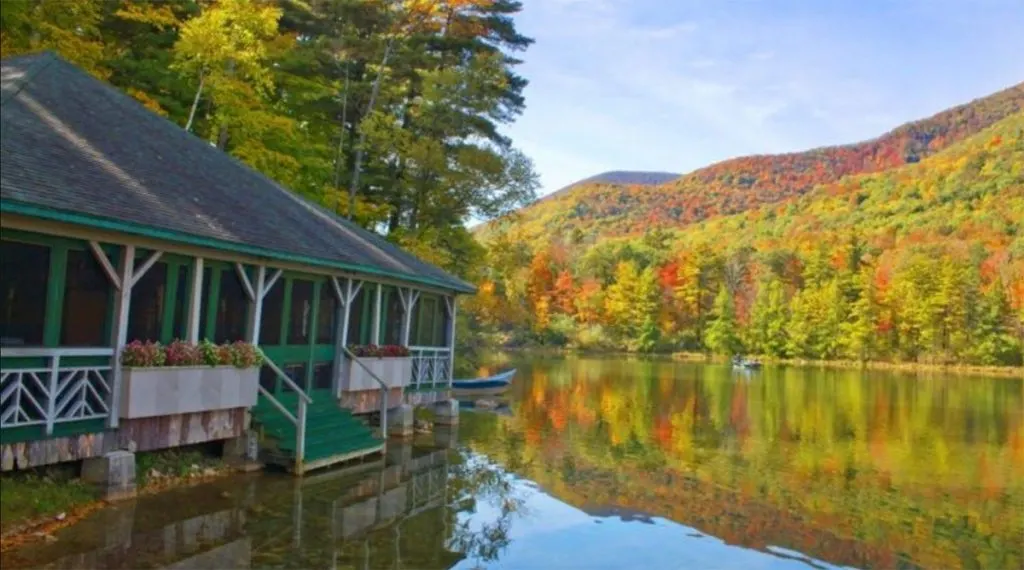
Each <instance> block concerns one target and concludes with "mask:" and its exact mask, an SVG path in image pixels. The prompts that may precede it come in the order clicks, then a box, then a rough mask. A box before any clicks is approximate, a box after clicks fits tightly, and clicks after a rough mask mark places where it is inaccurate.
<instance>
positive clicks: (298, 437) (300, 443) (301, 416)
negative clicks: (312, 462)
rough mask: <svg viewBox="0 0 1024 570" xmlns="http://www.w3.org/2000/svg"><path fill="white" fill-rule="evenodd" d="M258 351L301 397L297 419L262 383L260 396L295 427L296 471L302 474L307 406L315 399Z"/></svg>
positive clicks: (266, 363)
mask: <svg viewBox="0 0 1024 570" xmlns="http://www.w3.org/2000/svg"><path fill="white" fill-rule="evenodd" d="M257 350H259V352H260V354H261V355H263V365H264V366H268V367H270V369H271V370H273V371H274V374H276V375H277V377H278V378H280V379H281V381H282V382H284V383H285V384H286V385H287V386H288V387H289V388H291V390H292V391H293V392H295V393H296V394H298V396H299V400H298V402H299V409H298V410H296V412H297V413H298V416H297V417H296V415H295V414H293V413H292V412H291V410H289V409H288V408H286V407H285V405H284V404H282V403H281V401H280V400H278V399H277V398H276V397H274V394H273V393H272V392H271V391H270V390H267V389H266V388H264V387H263V384H262V383H260V386H259V390H260V394H262V395H263V397H264V398H266V399H267V401H269V402H270V403H271V404H273V405H274V407H275V408H277V410H278V411H279V412H281V413H282V414H284V416H285V417H286V418H288V421H290V422H292V425H294V426H295V471H296V472H297V473H302V463H303V460H304V458H305V456H306V413H307V406H308V405H309V404H312V403H313V398H310V397H309V395H308V394H306V392H305V391H304V390H303V389H302V388H300V387H299V385H298V384H296V383H295V382H294V381H293V380H292V379H291V378H289V377H288V375H287V374H285V373H284V371H283V370H281V368H279V367H278V366H277V365H276V364H274V361H273V360H271V359H269V358H267V355H266V354H264V352H263V351H262V350H260V349H257Z"/></svg>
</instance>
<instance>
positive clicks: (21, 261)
mask: <svg viewBox="0 0 1024 570" xmlns="http://www.w3.org/2000/svg"><path fill="white" fill-rule="evenodd" d="M49 275H50V249H49V248H48V247H46V246H42V245H33V244H27V243H19V242H12V241H3V242H0V294H2V295H3V298H2V299H0V345H2V346H26V345H28V346H31V345H42V344H43V322H44V321H45V320H46V286H47V283H48V282H49Z"/></svg>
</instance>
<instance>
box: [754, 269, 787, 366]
mask: <svg viewBox="0 0 1024 570" xmlns="http://www.w3.org/2000/svg"><path fill="white" fill-rule="evenodd" d="M786 313H787V307H786V295H785V291H784V289H783V286H782V282H781V281H779V279H778V278H777V277H774V276H773V277H771V278H769V279H768V280H767V281H765V282H763V283H762V284H761V288H760V289H759V290H758V292H757V298H756V299H755V301H754V307H753V309H752V311H751V315H750V327H749V328H750V343H749V345H750V347H751V348H752V349H754V350H756V351H758V352H760V353H762V354H767V355H770V356H776V357H781V356H785V354H786V345H787V343H788V332H787V328H788V327H787V320H788V318H787V314H786Z"/></svg>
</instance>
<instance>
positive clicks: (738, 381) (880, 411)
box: [473, 360, 1024, 568]
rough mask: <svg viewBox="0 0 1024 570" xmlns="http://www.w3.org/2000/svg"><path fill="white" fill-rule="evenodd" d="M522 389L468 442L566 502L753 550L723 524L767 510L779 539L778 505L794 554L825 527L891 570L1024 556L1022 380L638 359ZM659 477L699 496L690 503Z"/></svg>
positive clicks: (558, 372)
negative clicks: (510, 409)
mask: <svg viewBox="0 0 1024 570" xmlns="http://www.w3.org/2000/svg"><path fill="white" fill-rule="evenodd" d="M567 374H569V375H570V376H571V379H570V380H568V381H567V380H566V379H565V378H566V376H567ZM555 378H558V380H557V381H555V380H554V379H555ZM518 381H519V382H520V384H521V385H520V386H519V387H518V388H517V389H518V390H520V391H521V392H522V394H521V395H522V397H521V398H520V402H519V404H518V405H517V407H516V410H515V416H514V417H512V418H509V419H507V420H501V421H500V422H498V420H495V422H498V423H499V424H500V425H495V426H487V427H486V428H484V429H486V430H488V431H490V432H491V433H490V434H489V435H488V436H487V437H476V436H475V434H474V437H473V446H474V448H476V449H479V450H481V451H485V452H486V453H488V454H491V455H492V457H496V458H501V460H502V461H503V462H504V461H505V460H506V459H505V458H507V460H508V465H509V466H510V468H511V469H513V470H515V471H518V472H520V473H523V474H524V475H526V476H527V477H530V478H531V479H535V480H538V481H539V482H542V483H543V484H545V485H546V486H548V487H552V488H555V489H556V491H557V492H556V494H557V495H558V496H560V497H562V498H566V497H570V498H572V497H575V498H583V499H586V498H593V497H601V498H602V500H604V501H607V502H608V503H609V504H616V505H621V506H625V507H630V508H633V509H637V510H645V511H647V512H651V513H654V514H661V515H662V516H669V517H670V518H674V519H675V520H678V521H679V522H683V523H687V524H689V522H688V521H695V520H699V521H701V524H704V525H712V526H714V525H715V524H719V526H720V531H721V532H736V533H737V536H738V540H747V541H748V542H757V540H758V538H757V535H756V533H754V535H755V536H754V538H753V539H750V538H746V539H744V538H742V537H739V534H742V533H739V531H738V528H737V527H736V525H733V524H732V523H731V522H729V521H731V520H732V519H734V518H735V517H737V516H740V517H743V516H755V515H756V516H762V517H768V518H767V519H765V520H764V521H762V522H763V523H764V527H765V528H766V529H769V530H771V529H774V528H777V527H778V525H775V526H772V524H771V521H770V518H771V517H772V516H776V515H771V514H769V513H770V512H774V513H792V514H794V515H795V516H793V517H790V524H791V526H792V528H791V529H790V531H791V532H790V533H789V534H792V535H795V538H793V539H792V540H793V543H794V544H793V545H794V546H799V545H797V544H795V543H797V542H800V540H801V539H800V538H799V534H800V532H803V533H804V534H807V535H808V536H807V537H806V539H805V540H804V544H803V545H802V548H804V549H807V548H810V549H812V550H811V551H810V552H813V549H814V541H824V540H826V539H828V540H831V539H829V538H828V537H825V536H818V534H820V533H816V530H817V529H828V531H829V533H830V536H832V537H833V538H834V537H858V540H857V542H858V544H859V545H860V546H858V548H860V547H864V546H865V545H866V546H867V547H870V546H871V545H875V546H877V547H878V548H877V550H878V552H876V553H875V554H873V555H871V558H872V559H873V560H875V561H876V562H877V563H878V564H880V565H884V563H883V560H885V557H886V556H888V555H890V554H892V553H894V552H895V553H901V557H902V558H904V559H905V560H910V561H916V562H918V563H922V564H925V565H937V566H950V565H953V566H960V565H962V564H966V565H970V564H979V565H980V566H982V567H998V568H1002V567H1020V564H1021V562H1022V560H1024V556H1022V552H1021V551H1022V548H1024V547H1022V545H1021V541H1020V538H1019V537H1020V536H1024V517H1021V516H1020V510H1019V509H1020V507H1019V505H1021V504H1024V478H1022V477H1021V476H1020V474H1021V473H1022V472H1024V421H1022V416H1024V382H1020V381H1015V380H1006V379H1001V380H987V379H980V378H972V379H966V378H956V379H944V378H938V377H919V378H913V377H909V378H908V377H897V376H895V375H891V374H878V373H872V374H871V377H870V378H866V379H865V378H861V376H860V372H851V371H822V370H812V369H800V368H788V369H770V370H764V371H762V372H760V373H757V374H752V375H740V374H737V373H735V372H733V371H731V370H730V369H729V368H726V367H701V366H695V365H689V364H684V363H664V362H650V361H641V360H632V361H609V360H578V361H575V362H572V363H567V362H566V361H561V362H559V361H546V362H542V363H540V364H539V365H537V366H536V367H535V368H534V369H532V370H528V369H523V370H522V371H521V373H520V374H519V378H518ZM475 429H476V426H474V428H473V430H475ZM511 440H516V441H515V445H510V443H509V442H510V441H511ZM512 450H514V451H515V455H511V454H510V452H511V451H512ZM513 464H514V466H513ZM545 467H546V468H545ZM584 474H586V475H584ZM666 474H667V475H669V476H672V477H679V476H684V477H685V478H686V479H685V480H686V481H696V482H698V483H700V484H701V485H703V488H704V491H703V492H701V493H694V494H693V495H692V496H691V495H687V496H685V497H683V496H682V491H680V488H681V484H680V483H679V480H678V479H676V480H675V482H672V479H671V478H670V479H669V480H668V481H663V480H661V479H659V478H660V477H662V476H664V475H666ZM608 489H614V491H609V490H608ZM652 489H653V490H654V491H652ZM711 489H717V491H715V492H711V491H710V490H711ZM722 493H727V494H726V495H723V494H722ZM702 496H704V497H714V498H715V499H714V500H713V501H711V500H702V498H701V497H702ZM684 498H685V501H686V502H685V503H683V502H681V501H683V500H684ZM567 500H569V499H567ZM754 502H756V503H757V504H758V505H763V506H764V507H766V508H765V509H760V508H754V507H753V506H751V505H753V504H754ZM673 505H676V506H673ZM678 505H685V507H677V506H678ZM737 505H745V506H743V507H739V506H737ZM698 511H699V512H698ZM716 514H718V515H719V516H718V518H719V519H721V522H720V523H716V522H715V518H716V517H715V515H716ZM748 522H749V524H750V525H752V526H751V528H758V527H759V525H761V522H758V521H755V520H753V519H751V520H749V521H748ZM695 526H696V525H695ZM705 530H708V529H705ZM747 530H748V531H749V529H747ZM782 538H784V537H782ZM851 548H853V547H852V546H851ZM797 549H798V550H799V549H800V548H797ZM804 551H808V550H804ZM887 553H888V554H887ZM866 555H867V554H864V553H863V552H862V553H861V554H858V555H856V556H853V555H851V558H850V559H849V561H848V562H847V563H856V562H857V561H858V560H860V562H861V563H863V562H864V558H863V557H864V556H866ZM825 558H828V556H825ZM890 562H892V560H890Z"/></svg>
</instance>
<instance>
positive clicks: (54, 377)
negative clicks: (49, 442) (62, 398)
mask: <svg viewBox="0 0 1024 570" xmlns="http://www.w3.org/2000/svg"><path fill="white" fill-rule="evenodd" d="M59 379H60V353H59V352H58V353H54V354H53V355H52V356H51V357H50V382H49V384H50V387H49V392H50V393H49V396H48V397H47V398H46V400H47V401H46V435H52V434H53V424H54V422H56V421H57V389H58V386H59V384H60V383H59V382H58V380H59Z"/></svg>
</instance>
